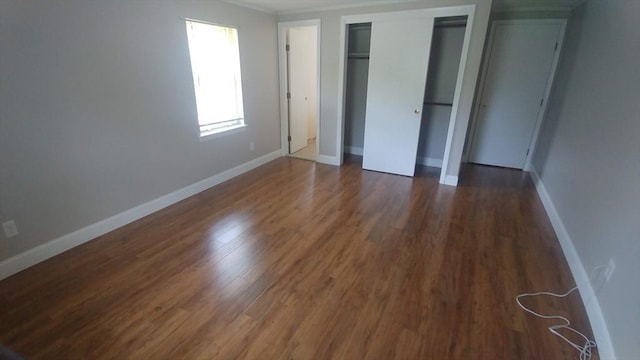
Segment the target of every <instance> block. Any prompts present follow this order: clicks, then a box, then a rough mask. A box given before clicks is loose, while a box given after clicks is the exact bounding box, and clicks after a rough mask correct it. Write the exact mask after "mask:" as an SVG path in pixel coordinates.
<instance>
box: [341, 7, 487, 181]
mask: <svg viewBox="0 0 640 360" xmlns="http://www.w3.org/2000/svg"><path fill="white" fill-rule="evenodd" d="M475 10H476V5H461V6H449V7H440V8H427V9H419V10H409V11H392V12H384V13H372V14H360V15H346V16H342V17H341V19H340V62H339V64H338V66H339V68H338V119H339V123H338V129H337V146H336V151H337V153H336V155H337V160H338V164H337V165H341V164H342V163H343V162H344V159H343V156H344V123H345V93H346V91H345V90H346V76H345V75H346V72H345V69H346V67H347V66H346V65H347V49H348V45H349V44H348V39H347V31H348V26H349V25H350V24H358V23H368V22H373V21H376V20H384V19H391V18H393V19H397V18H398V17H404V18H412V17H422V16H425V15H427V16H433V17H435V18H438V17H450V16H467V26H466V29H465V35H464V43H463V45H462V53H461V55H460V65H459V66H458V76H457V79H456V90H455V93H454V96H453V106H452V109H451V116H450V118H449V127H448V130H447V141H446V144H445V149H444V156H443V159H442V169H441V171H440V181H439V182H440V183H441V184H446V185H453V186H456V185H457V183H458V177H457V176H447V170H448V168H449V165H450V161H451V159H450V153H451V147H452V143H453V135H454V129H455V125H456V118H457V115H458V110H459V107H460V96H461V92H462V83H463V80H464V72H465V68H466V65H467V60H468V53H469V45H470V41H471V34H472V31H473V20H474V14H475ZM465 131H466V129H465ZM451 165H453V164H451Z"/></svg>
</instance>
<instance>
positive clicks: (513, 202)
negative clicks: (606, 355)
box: [0, 157, 596, 359]
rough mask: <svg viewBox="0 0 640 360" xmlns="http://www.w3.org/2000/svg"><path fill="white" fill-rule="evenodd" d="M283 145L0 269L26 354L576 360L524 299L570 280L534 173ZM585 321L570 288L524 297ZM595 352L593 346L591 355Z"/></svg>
mask: <svg viewBox="0 0 640 360" xmlns="http://www.w3.org/2000/svg"><path fill="white" fill-rule="evenodd" d="M360 161H361V159H359V158H357V157H350V158H347V160H346V163H345V164H344V165H343V166H341V167H333V166H327V165H321V164H315V163H312V162H308V161H303V160H297V159H290V158H282V159H278V160H275V161H273V162H271V163H269V164H267V165H265V166H262V167H259V168H257V169H254V170H252V171H250V172H248V173H246V174H243V175H241V176H239V177H237V178H235V179H233V180H231V181H228V182H225V183H222V184H220V185H218V186H216V187H214V188H212V189H209V190H207V191H204V192H202V193H200V194H197V195H195V196H193V197H191V198H189V199H186V200H184V201H181V202H179V203H177V204H175V205H173V206H171V207H168V208H166V209H163V210H161V211H159V212H157V213H155V214H152V215H150V216H148V217H145V218H143V219H140V220H139V221H136V222H134V223H132V224H129V225H127V226H125V227H123V228H120V229H118V230H115V231H113V232H111V233H109V234H106V235H104V236H102V237H100V238H98V239H96V240H94V241H91V242H88V243H86V244H83V245H81V246H79V247H77V248H74V249H72V250H70V251H67V252H65V253H63V254H60V255H59V256H56V257H54V258H52V259H50V260H47V261H45V262H43V263H40V264H38V265H36V266H33V267H32V268H30V269H27V270H25V271H23V272H21V273H19V274H16V275H14V276H12V277H9V278H7V279H5V280H3V281H0V343H2V344H3V345H5V346H8V347H9V348H12V349H14V350H15V351H17V352H18V353H20V354H22V355H24V356H25V357H27V358H30V359H52V358H65V359H87V358H91V359H103V358H104V359H107V358H109V359H110V358H132V359H133V358H147V359H162V358H184V359H212V358H216V359H236V358H246V359H329V358H333V359H361V358H367V359H550V358H553V359H574V358H576V357H577V352H576V351H575V350H574V349H573V348H571V347H570V346H569V345H567V344H565V343H563V342H562V341H561V340H560V339H558V338H557V337H554V336H553V335H552V334H550V333H549V332H548V330H547V327H548V326H550V325H551V324H553V322H550V321H548V320H542V319H536V318H534V317H532V316H530V315H528V314H526V313H525V312H523V311H522V310H521V309H520V308H518V307H517V305H516V303H515V296H516V295H517V294H519V293H523V292H534V291H542V290H550V291H564V290H567V289H569V288H571V287H572V286H573V280H572V277H571V274H570V272H569V269H568V266H567V263H566V261H565V259H564V257H563V255H562V251H561V249H560V246H559V244H558V241H557V239H556V238H555V235H554V232H553V228H552V227H551V225H550V222H549V220H548V218H547V217H546V214H545V212H544V209H543V207H542V204H541V202H540V200H539V199H538V197H537V194H536V192H535V188H534V186H533V184H532V182H531V180H530V179H529V177H528V175H527V173H524V172H520V171H515V170H509V169H500V168H492V167H484V166H472V165H468V166H465V167H463V169H462V173H461V179H462V180H461V183H460V185H459V186H458V187H457V188H453V187H449V186H442V185H439V184H438V175H439V174H438V171H437V169H432V168H423V167H419V168H418V171H417V173H416V176H415V177H414V178H408V177H402V176H395V175H390V174H383V173H376V172H371V171H365V170H362V169H361V163H360ZM527 304H529V305H530V306H532V307H534V308H535V309H538V310H539V311H542V312H545V313H557V314H561V315H565V316H567V317H569V318H570V319H571V320H572V322H573V324H574V325H575V327H576V328H577V329H579V330H581V331H583V332H585V333H587V334H589V335H590V334H591V333H590V329H589V323H588V320H587V317H586V315H585V312H584V307H583V305H582V303H581V300H580V297H579V295H578V294H572V295H571V296H569V297H567V298H565V299H550V298H543V299H527ZM594 358H596V356H594Z"/></svg>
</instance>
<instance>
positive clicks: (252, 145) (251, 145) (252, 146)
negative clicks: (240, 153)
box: [249, 141, 256, 151]
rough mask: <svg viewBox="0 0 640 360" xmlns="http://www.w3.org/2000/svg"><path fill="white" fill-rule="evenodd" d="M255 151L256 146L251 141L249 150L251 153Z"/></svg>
mask: <svg viewBox="0 0 640 360" xmlns="http://www.w3.org/2000/svg"><path fill="white" fill-rule="evenodd" d="M255 149H256V144H254V143H253V141H252V142H250V143H249V150H251V151H253V150H255Z"/></svg>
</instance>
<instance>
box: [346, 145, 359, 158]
mask: <svg viewBox="0 0 640 360" xmlns="http://www.w3.org/2000/svg"><path fill="white" fill-rule="evenodd" d="M344 152H346V153H347V154H351V155H358V156H362V148H361V147H357V146H345V147H344Z"/></svg>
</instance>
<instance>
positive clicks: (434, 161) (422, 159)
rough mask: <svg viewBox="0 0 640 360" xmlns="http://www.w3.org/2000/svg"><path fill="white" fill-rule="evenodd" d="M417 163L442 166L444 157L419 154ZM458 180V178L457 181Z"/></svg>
mask: <svg viewBox="0 0 640 360" xmlns="http://www.w3.org/2000/svg"><path fill="white" fill-rule="evenodd" d="M417 163H418V164H420V165H424V166H431V167H437V168H442V159H436V158H430V157H422V156H418V161H417ZM457 182H458V181H457V180H456V183H457Z"/></svg>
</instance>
